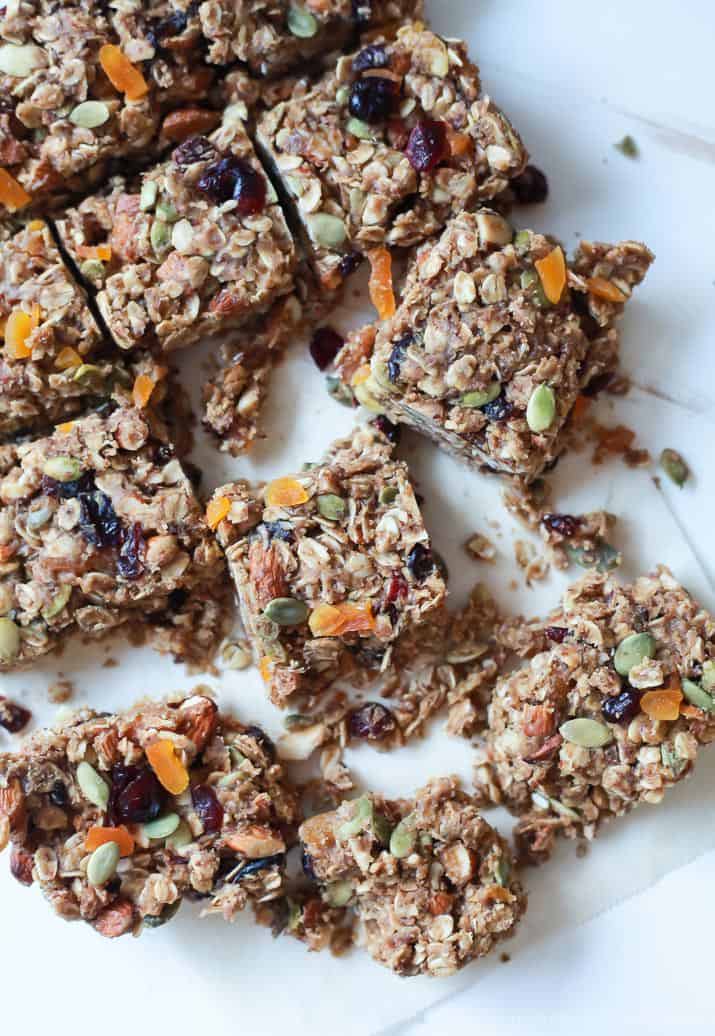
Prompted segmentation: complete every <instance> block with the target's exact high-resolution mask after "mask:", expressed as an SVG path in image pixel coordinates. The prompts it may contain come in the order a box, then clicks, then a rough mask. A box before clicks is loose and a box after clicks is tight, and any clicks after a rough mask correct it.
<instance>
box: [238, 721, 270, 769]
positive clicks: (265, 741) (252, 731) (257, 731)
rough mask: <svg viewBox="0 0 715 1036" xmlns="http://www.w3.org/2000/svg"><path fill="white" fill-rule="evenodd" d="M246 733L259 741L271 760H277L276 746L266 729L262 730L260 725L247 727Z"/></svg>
mask: <svg viewBox="0 0 715 1036" xmlns="http://www.w3.org/2000/svg"><path fill="white" fill-rule="evenodd" d="M244 733H245V734H249V735H250V736H251V737H252V738H253V739H254V741H257V742H258V744H259V745H260V746H261V748H262V749H263V751H264V752H265V753H266V755H267V756H268V758H269V759H270V760H271V762H275V758H276V746H275V745H274V744H273V742H272V741H271V739H270V738H269V736H268V734H266V732H265V731H263V730H261V728H260V727H246V729H245V731H244Z"/></svg>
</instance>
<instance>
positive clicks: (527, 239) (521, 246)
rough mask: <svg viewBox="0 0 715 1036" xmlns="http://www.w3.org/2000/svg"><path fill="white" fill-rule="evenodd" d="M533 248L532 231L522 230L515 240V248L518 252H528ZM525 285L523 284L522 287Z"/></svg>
mask: <svg viewBox="0 0 715 1036" xmlns="http://www.w3.org/2000/svg"><path fill="white" fill-rule="evenodd" d="M530 247H531V231H529V230H520V231H518V233H517V235H516V237H515V238H514V248H515V249H516V250H517V252H528V251H529V248H530ZM523 286H524V285H523V284H522V287H523Z"/></svg>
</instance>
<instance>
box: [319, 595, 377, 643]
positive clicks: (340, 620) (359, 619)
mask: <svg viewBox="0 0 715 1036" xmlns="http://www.w3.org/2000/svg"><path fill="white" fill-rule="evenodd" d="M308 626H309V627H310V631H311V633H312V634H313V636H314V637H342V636H344V635H345V634H346V633H371V632H372V631H373V630H374V629H375V618H374V616H373V614H372V606H371V604H370V602H369V601H367V602H365V603H364V604H351V603H350V602H346V603H345V604H319V605H318V607H317V608H314V609H313V611H312V612H311V615H310V618H309V619H308Z"/></svg>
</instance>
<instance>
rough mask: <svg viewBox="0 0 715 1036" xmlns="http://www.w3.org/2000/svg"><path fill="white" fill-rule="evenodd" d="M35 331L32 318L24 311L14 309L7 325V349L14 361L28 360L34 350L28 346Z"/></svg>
mask: <svg viewBox="0 0 715 1036" xmlns="http://www.w3.org/2000/svg"><path fill="white" fill-rule="evenodd" d="M33 330H34V327H33V321H32V317H31V316H30V314H29V313H26V312H25V311H24V309H13V311H12V313H11V314H10V316H9V317H8V318H7V323H6V325H5V349H6V351H7V354H8V356H9V357H10V359H12V360H26V359H27V357H28V356H31V355H32V349H31V348H30V347H29V346H28V345H27V344H26V342H27V339H28V338H29V337H30V335H31V334H32V332H33Z"/></svg>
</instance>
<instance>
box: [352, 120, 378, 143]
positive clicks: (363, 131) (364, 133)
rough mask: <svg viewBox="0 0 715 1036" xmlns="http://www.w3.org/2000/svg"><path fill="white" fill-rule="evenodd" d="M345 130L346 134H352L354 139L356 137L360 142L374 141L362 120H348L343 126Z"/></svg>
mask: <svg viewBox="0 0 715 1036" xmlns="http://www.w3.org/2000/svg"><path fill="white" fill-rule="evenodd" d="M345 129H346V130H347V131H348V133H352V135H353V136H354V137H358V138H359V139H360V140H374V137H373V133H372V130H371V129H370V127H369V126H368V124H367V123H366V122H363V121H362V119H355V118H352V119H348V121H347V122H346V124H345Z"/></svg>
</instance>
